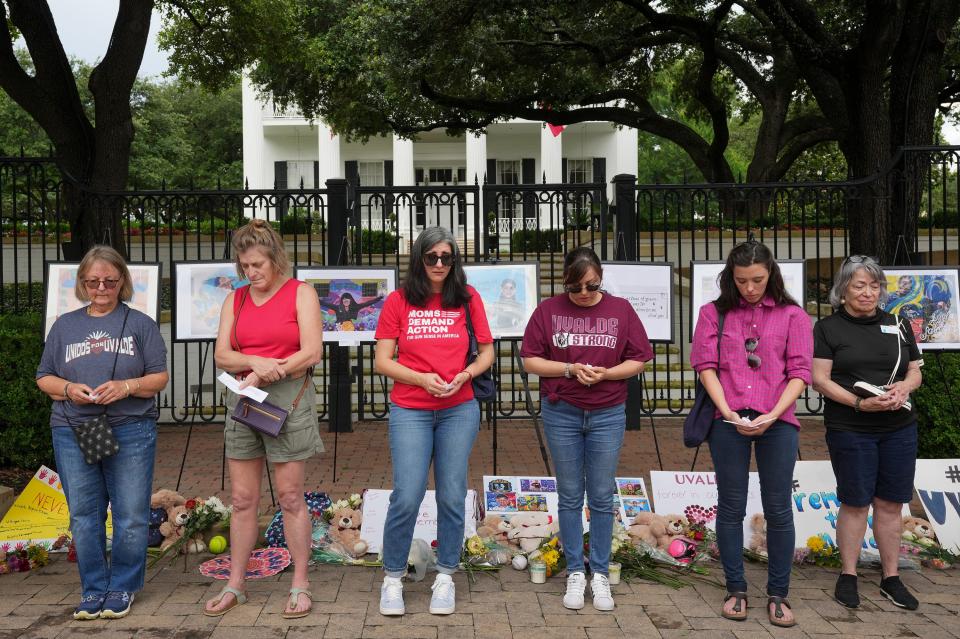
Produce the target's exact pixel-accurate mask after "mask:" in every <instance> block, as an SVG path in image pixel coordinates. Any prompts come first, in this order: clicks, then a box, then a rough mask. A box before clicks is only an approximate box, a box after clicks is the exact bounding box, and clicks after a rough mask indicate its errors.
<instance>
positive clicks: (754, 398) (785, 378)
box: [690, 296, 813, 428]
mask: <svg viewBox="0 0 960 639" xmlns="http://www.w3.org/2000/svg"><path fill="white" fill-rule="evenodd" d="M718 323H719V317H718V314H717V307H716V306H715V305H714V304H713V303H712V302H711V303H709V304H704V305H703V306H702V307H701V308H700V318H699V319H698V320H697V330H696V331H695V332H694V334H693V344H692V345H691V347H690V365H691V366H693V368H694V370H696V371H697V372H698V373H699V372H700V371H702V370H705V369H708V368H712V369H715V370H718V373H717V376H718V377H719V379H720V385H721V386H722V387H723V394H724V397H725V398H726V400H727V404H728V405H729V406H730V408H731V410H735V411H738V410H743V409H746V408H750V409H753V410H756V411H759V412H760V413H766V412H768V411H770V410H772V409H773V407H774V406H776V405H777V402H778V401H779V400H780V396H781V395H782V394H783V391H784V389H785V388H786V387H787V382H789V381H790V380H791V379H802V380H803V381H804V383H806V384H810V381H811V377H810V367H811V364H812V361H813V327H812V325H811V323H810V318H809V317H808V316H807V313H806V311H804V310H803V309H802V308H800V307H799V306H795V305H793V304H782V305H779V306H778V305H776V304H774V302H773V299H772V298H771V297H769V296H768V297H764V298H763V300H762V301H761V302H759V303H758V304H753V305H751V304H748V303H747V302H746V301H744V300H743V299H742V298H741V299H740V306H738V307H737V308H733V309H731V310H730V311H728V312H727V316H726V319H724V322H723V339H722V340H721V342H720V362H719V365H718V363H717V325H718ZM751 337H756V338H758V339H759V341H758V342H757V349H756V350H755V351H754V353H755V354H756V355H758V356H759V357H760V360H761V362H760V366H759V367H758V368H750V366H749V365H748V364H747V349H746V347H745V342H746V340H747V339H749V338H751ZM719 416H720V411H717V413H716V415H715V417H719ZM780 419H782V420H783V421H785V422H787V423H790V424H793V425H794V426H796V427H797V428H799V427H800V422H798V421H797V418H796V416H795V415H794V406H790V408H788V409H787V410H786V411H785V412H784V413H783V415H781V416H780Z"/></svg>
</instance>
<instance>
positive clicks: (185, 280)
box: [173, 261, 247, 342]
mask: <svg viewBox="0 0 960 639" xmlns="http://www.w3.org/2000/svg"><path fill="white" fill-rule="evenodd" d="M245 284H247V280H246V279H244V278H241V277H240V276H239V275H237V266H236V264H235V263H233V262H228V261H193V262H174V264H173V339H174V340H175V341H177V342H199V341H212V340H215V339H217V331H218V329H219V328H220V310H221V309H222V308H223V300H225V299H226V298H227V295H229V294H230V293H231V292H232V291H233V290H235V289H237V288H239V287H241V286H243V285H245Z"/></svg>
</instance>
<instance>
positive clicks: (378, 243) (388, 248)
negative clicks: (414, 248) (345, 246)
mask: <svg viewBox="0 0 960 639" xmlns="http://www.w3.org/2000/svg"><path fill="white" fill-rule="evenodd" d="M398 240H399V238H398V237H397V236H396V235H394V234H393V233H390V232H389V231H373V230H370V229H363V230H362V231H361V233H360V246H359V248H358V252H360V253H388V254H389V253H394V252H395V251H396V250H397V241H398Z"/></svg>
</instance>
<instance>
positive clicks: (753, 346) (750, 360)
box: [743, 337, 763, 368]
mask: <svg viewBox="0 0 960 639" xmlns="http://www.w3.org/2000/svg"><path fill="white" fill-rule="evenodd" d="M759 344H760V338H759V337H748V338H747V339H746V340H744V342H743V347H744V348H745V349H747V366H749V367H750V368H760V363H761V362H762V361H763V360H761V359H760V356H759V355H757V354H756V353H754V351H755V350H757V345H759Z"/></svg>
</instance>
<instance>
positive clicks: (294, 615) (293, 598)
mask: <svg viewBox="0 0 960 639" xmlns="http://www.w3.org/2000/svg"><path fill="white" fill-rule="evenodd" d="M300 595H306V596H307V599H309V600H310V602H311V605H309V606H307V609H306V610H301V611H299V612H297V611H295V610H288V608H295V607H296V606H297V602H298V601H299V599H300ZM312 604H313V593H311V592H310V591H309V590H307V589H306V588H291V589H290V598H289V599H287V605H286V606H284V607H283V612H282V613H280V616H281V617H283V618H284V619H300V618H301V617H306V616H307V615H309V614H310V611H311V610H313V605H312Z"/></svg>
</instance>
